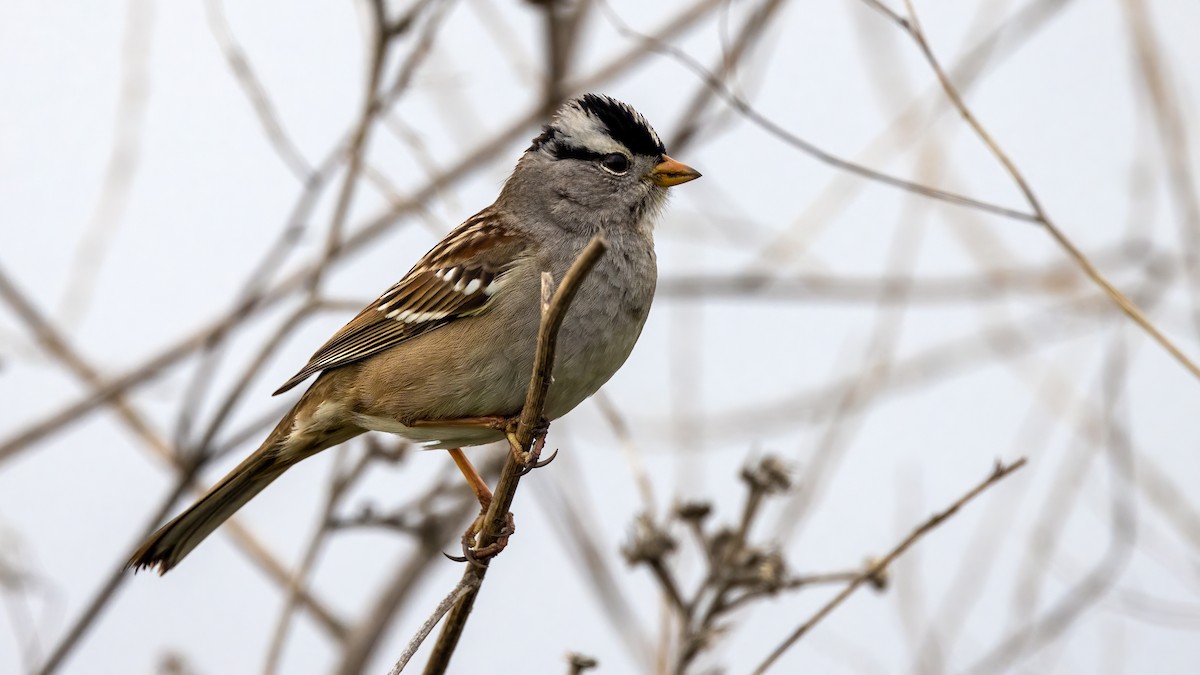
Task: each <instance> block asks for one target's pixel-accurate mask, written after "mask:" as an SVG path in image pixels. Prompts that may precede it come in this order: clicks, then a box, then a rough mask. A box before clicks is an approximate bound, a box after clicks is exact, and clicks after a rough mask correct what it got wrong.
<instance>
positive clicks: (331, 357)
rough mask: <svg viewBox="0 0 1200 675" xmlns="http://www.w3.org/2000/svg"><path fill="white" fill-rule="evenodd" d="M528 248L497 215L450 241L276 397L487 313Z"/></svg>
mask: <svg viewBox="0 0 1200 675" xmlns="http://www.w3.org/2000/svg"><path fill="white" fill-rule="evenodd" d="M524 251H525V246H524V242H523V240H522V239H521V237H520V236H519V235H517V234H516V233H515V232H514V231H513V229H512V228H510V227H506V225H505V223H504V222H502V220H501V219H500V218H499V216H497V214H496V213H495V212H494V211H493V210H492V209H485V210H484V211H482V212H480V213H479V214H477V215H475V216H473V217H472V218H470V219H469V220H467V222H465V223H463V224H462V225H460V226H459V227H458V228H457V229H455V230H454V231H453V232H451V233H450V234H448V235H446V238H445V239H443V240H442V241H441V242H440V243H439V244H438V245H437V246H434V247H433V249H432V250H431V251H429V253H426V254H425V257H424V258H421V260H420V261H419V262H418V263H417V264H416V265H415V266H414V267H413V268H412V269H411V270H409V272H408V274H406V275H404V278H403V279H401V280H400V281H398V282H397V283H396V284H395V285H394V286H392V287H391V288H389V289H388V290H387V291H386V292H384V294H383V295H381V296H379V298H378V299H376V300H375V302H372V303H371V304H370V305H367V306H366V307H365V308H364V309H363V310H362V311H361V312H359V313H358V316H356V317H354V319H352V320H351V321H350V323H348V324H346V325H345V326H344V327H342V329H341V330H339V331H338V332H337V333H335V334H334V335H333V337H332V338H330V339H329V342H326V343H325V345H324V346H322V347H321V348H320V349H318V350H317V353H315V354H313V356H312V358H311V359H310V360H309V362H308V365H306V366H304V368H302V369H301V370H300V372H298V373H296V374H295V375H294V376H293V377H292V378H291V379H290V380H288V381H287V382H285V383H284V384H283V386H282V387H280V388H279V389H278V390H277V391H276V392H275V394H282V393H283V392H285V391H287V390H289V389H291V388H292V387H294V386H296V385H297V384H300V383H301V382H303V381H304V380H306V379H307V378H308V377H309V376H311V375H313V374H314V373H318V372H320V371H322V370H329V369H331V368H337V367H339V366H344V365H346V364H348V363H354V362H355V361H359V360H361V359H364V358H366V357H368V356H371V355H372V354H377V353H379V352H381V351H383V350H385V349H388V348H389V347H394V346H395V345H397V344H400V343H401V342H403V341H405V340H408V339H410V338H412V337H414V336H417V335H420V334H421V333H424V332H426V331H430V330H434V329H436V328H437V327H438V326H443V325H445V324H447V323H449V322H451V321H454V320H455V319H458V318H461V317H464V316H469V315H471V314H476V313H478V312H480V311H482V310H483V309H484V308H485V307H487V304H488V301H489V300H490V299H491V297H492V295H493V294H495V292H496V291H497V290H499V288H500V287H501V286H502V285H503V284H504V275H505V273H506V272H508V271H509V270H511V269H512V266H513V265H514V264H515V263H516V262H517V260H519V259H520V257H521V255H522V253H523V252H524Z"/></svg>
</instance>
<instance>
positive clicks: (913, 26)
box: [900, 0, 1200, 379]
mask: <svg viewBox="0 0 1200 675" xmlns="http://www.w3.org/2000/svg"><path fill="white" fill-rule="evenodd" d="M904 5H905V7H906V8H907V10H908V20H907V21H905V22H903V23H902V24H900V25H901V27H902V28H903V29H904V31H905V32H906V33H907V34H908V35H909V36H910V37H912V39H913V41H914V42H915V43H916V44H917V47H918V48H919V49H920V51H921V54H922V56H924V57H925V60H926V62H928V63H929V67H930V68H932V69H933V72H934V75H936V76H937V79H938V82H939V83H941V85H942V89H943V90H944V91H945V92H946V97H947V98H949V99H950V102H951V103H952V104H953V105H954V108H955V109H956V110H958V112H959V114H960V115H962V118H963V119H964V120H965V121H966V123H967V125H968V126H970V127H971V130H972V131H974V132H975V135H976V136H978V137H979V140H980V141H982V142H983V144H984V145H985V146H986V147H987V149H988V151H989V152H991V153H992V156H993V157H995V158H996V161H998V162H1000V164H1001V165H1002V166H1003V167H1004V169H1005V171H1007V172H1008V175H1009V176H1010V177H1011V178H1012V179H1013V182H1014V183H1016V185H1017V188H1018V189H1019V190H1020V191H1021V194H1022V195H1023V196H1024V197H1025V201H1026V202H1028V203H1029V208H1030V209H1032V211H1033V215H1034V222H1036V223H1037V224H1039V225H1041V226H1042V227H1044V228H1045V229H1046V231H1047V232H1049V233H1050V236H1051V237H1052V238H1053V239H1054V241H1055V242H1057V243H1058V245H1059V247H1061V248H1062V249H1063V251H1065V252H1066V254H1067V255H1068V256H1070V257H1071V259H1072V260H1074V261H1075V262H1076V264H1078V265H1079V267H1080V269H1082V270H1083V272H1084V273H1085V274H1087V275H1088V277H1090V278H1091V280H1092V281H1094V282H1095V283H1096V284H1097V285H1098V286H1100V288H1102V289H1104V292H1105V294H1107V295H1108V297H1109V298H1110V299H1111V300H1112V301H1113V303H1114V304H1116V305H1117V306H1118V307H1120V308H1121V311H1123V312H1125V314H1127V315H1129V318H1131V319H1133V321H1134V322H1135V323H1136V324H1137V325H1139V326H1141V328H1142V330H1144V331H1146V333H1147V334H1148V335H1149V336H1150V337H1151V338H1153V339H1154V340H1155V341H1156V342H1158V344H1159V345H1160V346H1162V348H1163V349H1165V350H1167V353H1169V354H1170V355H1171V356H1173V357H1174V358H1175V360H1176V361H1178V362H1179V364H1180V365H1182V366H1183V367H1184V368H1186V369H1187V370H1188V372H1190V373H1191V374H1192V375H1194V376H1195V377H1196V378H1198V379H1200V366H1197V365H1196V363H1195V362H1194V361H1192V360H1191V359H1190V358H1188V356H1187V355H1186V354H1184V353H1183V351H1182V350H1180V349H1179V347H1178V346H1176V345H1175V343H1174V342H1173V341H1172V340H1171V339H1170V338H1168V337H1167V336H1166V335H1165V334H1164V333H1162V332H1161V331H1160V330H1159V329H1158V327H1157V326H1155V325H1154V324H1153V323H1151V321H1150V319H1148V318H1146V315H1145V314H1144V313H1142V310H1141V309H1140V308H1139V307H1138V306H1137V304H1135V303H1134V302H1133V300H1131V299H1129V297H1128V296H1127V295H1125V294H1124V293H1122V292H1121V291H1120V290H1119V289H1118V288H1117V287H1116V286H1113V285H1112V283H1110V282H1109V281H1108V279H1106V278H1105V277H1104V275H1103V274H1101V273H1100V271H1099V270H1097V269H1096V267H1095V265H1093V264H1092V262H1091V261H1090V260H1088V258H1087V256H1086V255H1084V253H1083V251H1081V250H1079V248H1078V247H1077V246H1076V245H1075V243H1074V242H1073V241H1071V240H1070V239H1069V238H1068V237H1067V235H1066V234H1065V233H1064V232H1063V231H1062V230H1060V229H1059V228H1058V226H1057V225H1056V224H1055V223H1054V221H1052V220H1051V219H1050V216H1049V215H1047V214H1046V211H1045V210H1044V209H1043V208H1042V204H1041V202H1040V201H1039V200H1038V198H1037V195H1036V194H1034V192H1033V188H1031V187H1030V186H1029V183H1028V181H1026V180H1025V176H1024V175H1023V174H1022V173H1021V172H1020V170H1018V169H1017V165H1016V164H1015V163H1014V162H1013V161H1012V159H1010V158H1009V156H1008V155H1007V154H1005V152H1004V150H1002V149H1001V148H1000V145H999V144H998V143H997V142H996V140H995V139H993V138H992V135H991V134H989V133H988V132H987V130H986V129H984V128H983V125H982V124H981V123H980V122H979V120H978V119H977V118H976V117H975V114H974V113H973V112H971V109H970V108H968V107H967V104H966V102H965V101H963V99H962V96H961V95H960V94H959V93H958V89H956V88H955V86H954V83H952V82H951V81H950V78H949V76H947V75H946V71H945V70H943V69H942V66H941V64H940V63H938V60H937V57H935V56H934V55H933V49H932V48H931V47H930V46H929V42H928V41H927V40H926V39H925V32H924V31H923V30H922V29H921V23H920V21H919V20H918V19H917V13H916V10H915V9H914V8H913V6H912V0H904Z"/></svg>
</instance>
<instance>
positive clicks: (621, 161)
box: [600, 152, 629, 176]
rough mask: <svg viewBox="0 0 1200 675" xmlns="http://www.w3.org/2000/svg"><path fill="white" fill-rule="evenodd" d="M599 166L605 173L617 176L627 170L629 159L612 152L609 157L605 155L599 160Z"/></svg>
mask: <svg viewBox="0 0 1200 675" xmlns="http://www.w3.org/2000/svg"><path fill="white" fill-rule="evenodd" d="M600 166H602V167H604V170H605V171H608V172H609V173H615V174H617V175H618V176H619V175H621V174H623V173H625V172H626V171H628V170H629V158H628V157H626V156H625V155H622V154H621V153H619V152H614V153H612V154H611V155H605V156H604V159H601V160H600Z"/></svg>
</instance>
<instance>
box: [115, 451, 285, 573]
mask: <svg viewBox="0 0 1200 675" xmlns="http://www.w3.org/2000/svg"><path fill="white" fill-rule="evenodd" d="M279 440H280V439H278V438H276V434H271V436H270V437H268V438H267V440H266V442H264V443H263V445H262V447H260V448H259V449H258V450H256V451H255V452H254V454H252V455H250V456H249V457H247V458H246V461H244V462H242V463H241V464H238V465H237V467H236V468H235V469H234V470H233V471H230V472H229V474H228V475H226V476H225V477H224V478H222V479H221V481H220V482H219V483H217V484H216V485H214V486H213V487H212V489H210V490H209V491H208V492H206V493H205V494H204V496H203V497H201V498H200V499H199V500H198V501H197V502H196V503H195V504H192V505H191V506H190V507H188V509H187V510H186V511H184V512H183V513H181V514H179V515H178V516H176V517H175V519H174V520H172V521H171V522H169V523H167V524H166V525H163V526H162V527H160V528H158V531H156V532H155V533H154V534H152V535H150V538H149V539H147V540H146V542H145V543H144V544H142V545H141V547H140V548H138V550H137V552H136V553H134V554H133V557H132V558H130V559H129V563H128V565H126V566H127V567H132V568H133V569H134V570H140V569H143V568H151V567H157V568H158V573H159V574H166V572H167V570H169V569H171V568H172V567H174V566H176V565H178V564H179V561H180V560H183V558H184V556H186V555H187V554H188V553H191V551H192V549H194V548H196V546H198V545H199V544H200V542H202V541H204V539H205V537H207V536H208V535H210V534H212V533H213V531H214V530H216V529H217V528H218V527H219V526H220V525H221V523H223V522H225V521H226V520H228V519H229V517H230V516H232V515H233V514H234V512H236V511H237V510H238V509H240V508H242V506H243V505H244V504H245V503H246V502H248V501H250V500H251V499H252V498H253V497H254V496H255V495H257V494H258V493H259V492H262V490H263V488H265V487H267V486H268V485H270V484H271V481H273V480H275V479H276V478H278V477H279V476H281V475H283V472H284V471H286V470H287V469H288V467H290V466H291V465H292V464H294V463H295V461H288V459H286V458H285V457H284V456H283V454H282V453H281V452H280V450H281V448H280V443H279Z"/></svg>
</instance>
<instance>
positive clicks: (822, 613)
mask: <svg viewBox="0 0 1200 675" xmlns="http://www.w3.org/2000/svg"><path fill="white" fill-rule="evenodd" d="M1025 462H1026V460H1025V458H1023V457H1022V458H1021V459H1018V460H1017V461H1015V462H1013V463H1012V464H1008V465H1005V464H1001V463H999V462H997V463H996V466H995V468H994V469H992V472H991V473H990V474H989V475H988V477H987V478H986V479H984V481H983V482H982V483H980V484H979V485H976V486H975V487H974V488H972V489H971V490H970V491H969V492H967V493H966V494H965V495H963V496H962V497H959V499H958V501H956V502H954V503H953V504H951V505H950V507H949V508H947V509H946V510H944V511H941V512H940V513H935V514H934V515H933V516H931V517H930V518H929V520H927V521H925V522H924V523H922V524H921V525H919V526H918V527H917V528H916V529H915V530H913V531H912V533H910V534H909V535H908V536H907V537H905V539H904V540H903V541H901V542H900V543H899V544H898V545H896V547H895V548H893V549H892V550H891V551H889V552H888V553H887V555H885V556H883V557H882V558H880V559H878V560H876V561H874V562H873V563H872V564H871V565H869V566H868V567H867V569H866V570H864V571H863V572H862V574H859V575H858V576H857V577H855V578H854V580H853V581H851V582H850V583H849V584H847V585H846V587H845V588H844V589H842V591H841V592H840V593H838V594H837V595H836V596H834V598H833V599H832V600H830V601H829V602H828V603H826V604H825V605H824V606H823V607H821V609H819V610H818V611H817V613H816V614H813V615H812V617H810V618H809V619H808V620H807V621H805V622H804V623H802V624H800V627H799V628H797V629H796V630H795V631H793V632H792V634H791V635H789V636H788V637H787V639H785V640H784V641H783V643H782V644H780V645H779V646H778V647H776V648H775V649H774V651H772V652H771V654H770V655H769V656H767V658H766V660H765V661H763V662H762V663H761V664H759V666H758V667H757V668H755V669H754V673H755V675H759V674H760V673H765V672H766V671H767V669H768V668H770V667H771V666H772V665H774V664H775V662H776V661H777V660H778V659H779V657H780V656H782V655H783V653H784V652H786V651H787V650H788V649H789V648H791V647H792V645H794V644H796V642H797V641H799V640H800V638H802V637H804V635H805V634H806V633H808V632H809V631H810V630H812V628H813V627H814V626H816V625H817V623H819V622H820V621H821V620H822V619H824V618H825V617H826V616H829V614H830V613H831V612H832V611H833V610H835V609H837V608H838V606H839V605H841V604H842V603H843V602H845V600H846V598H849V597H850V596H851V595H852V594H853V593H854V591H856V590H858V588H859V587H860V586H862V585H863V584H864V583H868V582H870V581H871V579H872V578H873V577H877V576H878V575H879V573H880V572H882V571H883V570H886V569H887V568H888V566H889V565H891V564H892V562H893V561H894V560H896V558H899V557H900V556H901V555H903V554H904V552H905V551H907V550H908V549H909V548H910V547H911V546H912V545H913V544H915V543H917V541H918V540H919V539H921V537H923V536H925V535H926V534H928V533H929V532H931V531H932V530H934V529H935V528H937V526H939V525H941V524H942V523H944V522H945V521H946V520H947V519H949V518H950V517H951V516H953V515H954V514H955V513H957V512H958V510H959V509H961V508H962V507H963V506H965V505H966V504H967V502H970V501H971V500H972V499H974V498H975V497H977V496H979V494H980V493H982V492H983V491H984V490H987V489H988V488H989V487H991V486H993V485H995V484H996V483H998V482H999V481H1001V480H1003V479H1004V478H1005V477H1007V476H1008V475H1009V474H1011V473H1012V472H1014V471H1016V470H1017V469H1020V468H1021V467H1023V466H1025Z"/></svg>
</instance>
